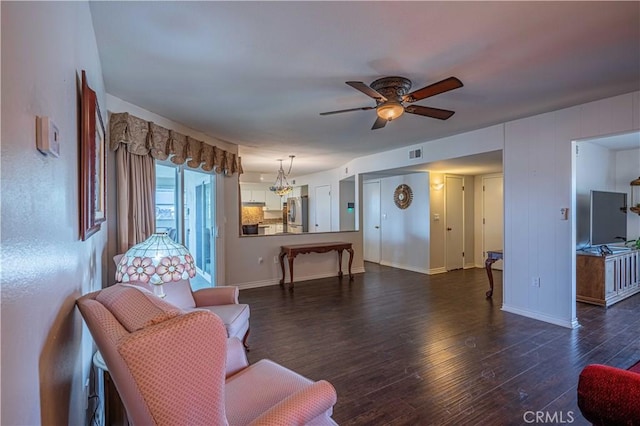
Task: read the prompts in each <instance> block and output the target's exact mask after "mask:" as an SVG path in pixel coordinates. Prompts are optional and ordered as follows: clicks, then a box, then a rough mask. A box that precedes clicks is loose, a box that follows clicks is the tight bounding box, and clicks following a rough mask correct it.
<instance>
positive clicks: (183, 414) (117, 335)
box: [77, 284, 336, 426]
mask: <svg viewBox="0 0 640 426" xmlns="http://www.w3.org/2000/svg"><path fill="white" fill-rule="evenodd" d="M77 305H78V307H79V309H80V312H81V313H82V316H83V318H84V320H85V322H86V323H87V326H88V327H89V330H90V331H91V335H92V336H93V338H94V340H95V342H96V345H97V346H98V349H99V351H100V353H101V354H102V357H103V359H104V361H105V364H106V365H107V367H108V370H109V373H110V375H111V377H112V379H113V382H114V384H115V386H116V389H117V390H118V393H119V395H120V397H121V399H122V402H123V404H124V406H125V409H126V411H127V416H128V419H129V421H130V422H131V424H133V425H145V426H146V425H233V426H240V425H305V424H308V425H327V424H328V425H335V424H336V423H335V422H334V421H333V419H331V417H330V416H331V414H332V410H333V405H334V404H335V403H336V392H335V389H334V388H333V386H331V384H329V383H328V382H326V381H324V380H320V381H318V382H312V381H311V380H309V379H307V378H305V377H303V376H301V375H299V374H297V373H295V372H293V371H291V370H289V369H287V368H285V367H283V366H281V365H278V364H276V363H274V362H272V361H269V360H261V361H259V362H257V363H255V364H253V365H250V366H249V365H248V362H247V359H246V356H245V353H244V350H243V348H242V344H241V342H240V341H239V340H238V339H237V338H230V339H228V338H227V333H226V330H225V328H224V325H223V323H222V321H221V320H220V318H219V317H218V316H216V315H215V314H213V313H212V312H210V311H207V310H193V311H189V312H186V311H183V310H182V309H180V308H178V307H176V306H174V305H172V304H170V303H167V302H166V301H165V300H163V299H160V298H158V297H157V296H155V295H154V294H153V293H151V292H149V291H148V290H145V289H143V288H141V287H138V286H132V285H126V284H116V285H113V286H111V287H108V288H106V289H103V290H101V291H97V292H93V293H90V294H87V295H85V296H82V297H81V298H79V299H78V300H77Z"/></svg>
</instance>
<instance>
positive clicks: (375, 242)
mask: <svg viewBox="0 0 640 426" xmlns="http://www.w3.org/2000/svg"><path fill="white" fill-rule="evenodd" d="M362 188H363V189H362V203H363V204H364V212H365V214H364V215H363V217H362V228H363V229H362V238H363V246H364V247H363V259H364V260H365V261H367V262H373V263H380V181H375V182H364V183H363V185H362Z"/></svg>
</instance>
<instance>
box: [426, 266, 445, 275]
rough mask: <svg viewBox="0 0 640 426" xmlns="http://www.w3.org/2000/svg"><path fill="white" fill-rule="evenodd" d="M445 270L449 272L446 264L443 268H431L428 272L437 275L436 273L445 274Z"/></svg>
mask: <svg viewBox="0 0 640 426" xmlns="http://www.w3.org/2000/svg"><path fill="white" fill-rule="evenodd" d="M445 272H447V268H445V267H444V266H443V267H442V268H432V269H429V271H428V272H427V274H429V275H436V274H444V273H445Z"/></svg>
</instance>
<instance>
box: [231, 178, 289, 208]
mask: <svg viewBox="0 0 640 426" xmlns="http://www.w3.org/2000/svg"><path fill="white" fill-rule="evenodd" d="M240 196H241V197H242V202H243V203H265V207H266V210H282V200H281V199H280V196H278V195H276V194H275V193H274V192H273V191H270V190H269V185H267V184H260V183H241V184H240Z"/></svg>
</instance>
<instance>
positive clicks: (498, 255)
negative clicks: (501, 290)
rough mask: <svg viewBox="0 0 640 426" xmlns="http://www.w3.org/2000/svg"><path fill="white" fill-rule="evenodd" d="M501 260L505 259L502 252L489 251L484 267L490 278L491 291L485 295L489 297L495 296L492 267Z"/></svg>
mask: <svg viewBox="0 0 640 426" xmlns="http://www.w3.org/2000/svg"><path fill="white" fill-rule="evenodd" d="M500 259H503V253H502V250H489V251H488V252H487V260H485V261H484V267H485V269H486V270H487V276H488V277H489V291H487V292H486V293H485V295H486V296H487V297H491V296H493V272H491V265H493V264H494V263H495V262H497V261H498V260H500Z"/></svg>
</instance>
